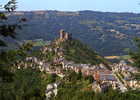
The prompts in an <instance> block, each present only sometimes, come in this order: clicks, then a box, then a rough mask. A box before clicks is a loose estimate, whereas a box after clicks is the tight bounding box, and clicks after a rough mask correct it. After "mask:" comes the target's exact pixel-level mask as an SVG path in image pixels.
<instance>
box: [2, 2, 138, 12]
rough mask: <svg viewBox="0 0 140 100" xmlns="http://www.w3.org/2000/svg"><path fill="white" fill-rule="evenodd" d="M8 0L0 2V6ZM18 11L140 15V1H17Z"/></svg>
mask: <svg viewBox="0 0 140 100" xmlns="http://www.w3.org/2000/svg"><path fill="white" fill-rule="evenodd" d="M7 1H8V0H0V4H2V3H5V2H7ZM17 1H18V9H17V10H20V11H21V10H22V11H31V10H60V11H81V10H93V11H103V12H135V13H140V0H17Z"/></svg>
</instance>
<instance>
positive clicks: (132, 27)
mask: <svg viewBox="0 0 140 100" xmlns="http://www.w3.org/2000/svg"><path fill="white" fill-rule="evenodd" d="M7 16H9V19H11V20H16V19H18V18H19V17H21V18H26V19H27V21H26V22H25V23H24V24H25V25H23V27H22V30H17V32H18V33H20V34H18V36H17V37H18V38H19V40H34V39H38V38H39V39H40V38H42V39H44V40H54V39H55V38H56V37H57V36H58V34H56V33H57V32H58V31H59V29H61V28H63V29H65V30H67V31H68V32H70V33H73V37H74V38H77V39H79V40H81V41H82V42H83V43H85V44H88V45H89V46H91V47H92V48H94V49H95V50H96V51H97V52H98V53H100V54H101V55H103V56H112V55H114V56H120V55H124V54H127V52H125V51H124V49H126V48H130V49H131V48H132V49H135V48H136V47H135V45H134V43H133V38H135V37H139V36H140V33H139V31H140V20H139V19H140V14H134V13H111V12H95V11H78V12H63V11H31V12H26V11H25V12H13V13H11V14H9V15H7ZM11 22H13V21H11Z"/></svg>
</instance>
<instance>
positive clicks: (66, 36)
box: [59, 29, 72, 41]
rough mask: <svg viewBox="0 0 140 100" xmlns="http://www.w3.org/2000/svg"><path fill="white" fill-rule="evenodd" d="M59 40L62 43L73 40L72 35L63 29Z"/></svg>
mask: <svg viewBox="0 0 140 100" xmlns="http://www.w3.org/2000/svg"><path fill="white" fill-rule="evenodd" d="M59 39H60V40H61V41H65V40H70V39H72V35H71V34H69V33H67V32H65V31H64V30H63V29H61V30H60V32H59Z"/></svg>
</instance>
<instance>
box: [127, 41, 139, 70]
mask: <svg viewBox="0 0 140 100" xmlns="http://www.w3.org/2000/svg"><path fill="white" fill-rule="evenodd" d="M134 42H135V44H136V46H137V51H135V52H132V51H130V52H129V55H130V56H131V59H132V60H133V61H134V63H133V65H134V66H136V67H139V68H140V38H135V39H134Z"/></svg>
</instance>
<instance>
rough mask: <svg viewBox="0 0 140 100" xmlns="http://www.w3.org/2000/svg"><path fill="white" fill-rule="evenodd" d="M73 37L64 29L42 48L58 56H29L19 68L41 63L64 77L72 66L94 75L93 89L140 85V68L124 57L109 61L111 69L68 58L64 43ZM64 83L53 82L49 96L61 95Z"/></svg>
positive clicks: (71, 69) (123, 88) (47, 71)
mask: <svg viewBox="0 0 140 100" xmlns="http://www.w3.org/2000/svg"><path fill="white" fill-rule="evenodd" d="M71 39H72V35H71V34H69V33H67V32H65V31H64V30H60V33H59V38H57V39H56V40H55V41H53V42H51V43H50V44H48V45H46V46H45V47H43V48H41V53H42V54H43V55H45V54H46V53H47V52H49V53H50V52H53V53H55V56H54V57H53V58H52V60H51V61H47V60H46V59H40V58H37V57H27V58H26V59H25V61H23V62H18V64H17V66H18V69H21V68H27V67H29V66H30V67H33V66H34V65H37V66H38V68H39V69H40V71H42V72H46V73H49V74H56V75H57V76H59V77H60V78H61V79H63V78H65V76H66V75H67V73H65V71H69V70H70V71H74V72H76V73H82V75H83V76H92V77H93V79H94V80H93V83H92V89H93V91H95V92H105V91H106V90H107V89H108V88H110V87H112V88H113V89H115V90H120V91H121V92H126V91H128V89H132V90H137V89H140V80H137V79H136V78H135V75H136V74H140V71H139V69H138V68H136V67H133V66H131V65H128V64H127V63H126V62H125V61H123V60H122V61H120V63H118V64H110V65H108V66H109V67H110V69H109V68H108V67H107V66H106V65H105V64H103V63H100V64H98V65H92V64H82V63H79V64H78V63H75V62H73V61H68V60H66V59H65V57H64V53H63V51H64V49H63V48H61V45H60V44H61V43H62V42H67V40H71ZM60 83H61V81H59V82H56V83H52V84H49V85H48V86H47V88H46V96H47V97H50V96H51V94H55V95H57V88H58V86H59V84H60Z"/></svg>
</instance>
